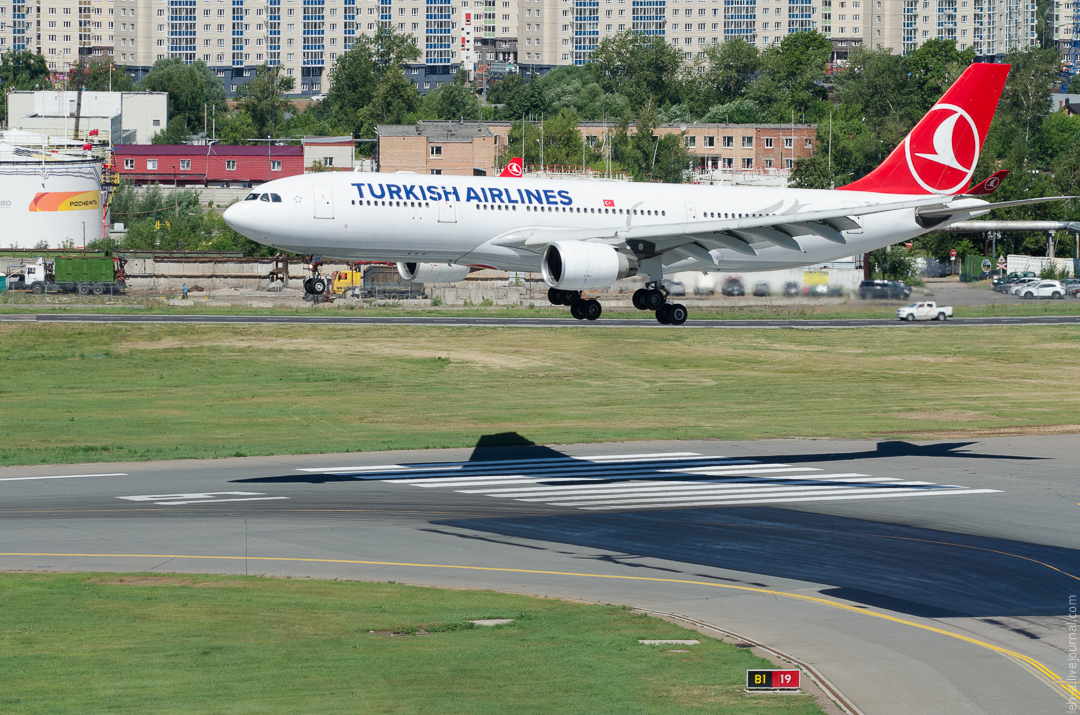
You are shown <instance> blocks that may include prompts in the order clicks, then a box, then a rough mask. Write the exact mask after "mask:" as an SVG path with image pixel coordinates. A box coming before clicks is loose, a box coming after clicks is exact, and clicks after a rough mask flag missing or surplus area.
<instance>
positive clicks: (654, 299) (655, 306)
mask: <svg viewBox="0 0 1080 715" xmlns="http://www.w3.org/2000/svg"><path fill="white" fill-rule="evenodd" d="M644 299H645V309H646V310H659V309H660V306H662V305H664V304H665V303H667V297H666V296H665V295H664V294H663V293H661V292H660V291H658V290H656V289H655V288H653V289H652V290H649V291H645V295H644Z"/></svg>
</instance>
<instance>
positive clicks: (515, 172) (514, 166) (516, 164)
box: [499, 156, 525, 179]
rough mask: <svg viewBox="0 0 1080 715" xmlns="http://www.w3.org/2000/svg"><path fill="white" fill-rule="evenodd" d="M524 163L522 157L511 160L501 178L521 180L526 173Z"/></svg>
mask: <svg viewBox="0 0 1080 715" xmlns="http://www.w3.org/2000/svg"><path fill="white" fill-rule="evenodd" d="M524 163H525V162H523V161H522V160H521V157H520V156H515V157H514V158H513V159H511V160H510V163H509V164H507V165H506V168H504V169H503V170H502V173H501V174H499V176H500V177H509V178H512V179H520V178H521V177H522V175H523V174H524V173H525V170H524Z"/></svg>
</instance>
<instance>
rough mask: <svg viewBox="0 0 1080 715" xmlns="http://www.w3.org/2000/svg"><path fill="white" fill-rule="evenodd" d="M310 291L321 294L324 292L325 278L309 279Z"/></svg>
mask: <svg viewBox="0 0 1080 715" xmlns="http://www.w3.org/2000/svg"><path fill="white" fill-rule="evenodd" d="M311 292H312V293H314V294H315V295H322V294H323V293H325V292H326V279H325V278H314V279H312V281H311Z"/></svg>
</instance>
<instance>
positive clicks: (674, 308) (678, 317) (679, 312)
mask: <svg viewBox="0 0 1080 715" xmlns="http://www.w3.org/2000/svg"><path fill="white" fill-rule="evenodd" d="M634 307H635V308H637V309H638V310H653V311H656V322H658V323H660V324H661V325H682V324H683V323H685V322H686V318H687V316H688V313H687V312H686V306H685V305H682V304H681V303H668V302H667V291H665V290H663V286H662V285H661V284H659V283H655V282H653V283H646V284H645V287H644V288H640V289H638V290H636V291H634Z"/></svg>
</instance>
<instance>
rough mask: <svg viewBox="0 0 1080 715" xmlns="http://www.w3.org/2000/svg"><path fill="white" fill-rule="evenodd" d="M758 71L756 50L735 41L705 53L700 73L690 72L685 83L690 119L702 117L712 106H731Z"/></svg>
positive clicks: (710, 46)
mask: <svg viewBox="0 0 1080 715" xmlns="http://www.w3.org/2000/svg"><path fill="white" fill-rule="evenodd" d="M760 67H761V57H760V56H759V54H758V50H757V48H756V47H754V46H753V45H751V44H750V43H749V42H747V41H746V40H744V39H742V38H741V37H737V38H734V39H731V40H727V41H725V42H721V43H719V44H716V45H709V46H708V47H707V48H706V49H705V60H704V62H703V63H702V64H701V65H699V68H701V69H704V71H703V72H693V73H692V74H691V75H690V77H689V78H688V79H687V81H686V95H687V101H688V102H689V104H690V111H691V112H692V114H693V115H694V116H701V115H703V114H705V113H706V112H707V111H708V110H709V109H710V108H711V107H713V106H714V105H716V104H723V103H727V102H734V101H736V100H737V99H738V98H740V97H741V95H742V93H743V92H744V91H746V87H747V86H748V85H749V84H750V81H751V80H752V79H753V78H754V75H755V74H756V73H757V71H758V69H759V68H760Z"/></svg>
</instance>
